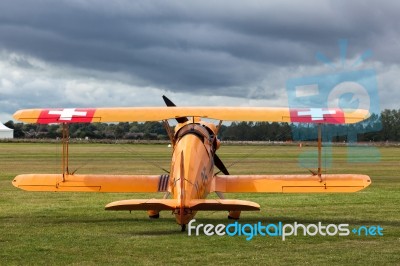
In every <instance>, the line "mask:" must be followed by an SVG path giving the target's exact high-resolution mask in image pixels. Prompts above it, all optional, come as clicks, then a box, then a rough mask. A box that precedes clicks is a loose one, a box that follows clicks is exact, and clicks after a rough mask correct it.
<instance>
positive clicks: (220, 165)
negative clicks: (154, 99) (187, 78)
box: [162, 95, 229, 175]
mask: <svg viewBox="0 0 400 266" xmlns="http://www.w3.org/2000/svg"><path fill="white" fill-rule="evenodd" d="M162 97H163V100H164V102H165V104H166V105H167V106H168V107H174V106H176V105H175V104H174V103H173V102H172V101H171V100H170V99H168V98H167V96H165V95H163V96H162ZM176 121H177V122H178V123H185V122H187V121H189V120H188V119H187V117H177V118H176ZM214 164H215V166H216V167H217V168H218V169H219V170H220V171H221V172H222V173H223V174H224V175H229V172H228V169H226V167H225V165H224V163H223V162H222V161H221V159H220V158H219V157H218V155H217V154H216V153H214Z"/></svg>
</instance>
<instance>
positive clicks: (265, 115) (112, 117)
mask: <svg viewBox="0 0 400 266" xmlns="http://www.w3.org/2000/svg"><path fill="white" fill-rule="evenodd" d="M46 110H47V111H48V110H51V109H25V110H19V111H17V112H16V113H15V114H14V118H15V119H16V120H19V121H22V122H26V123H37V122H38V119H39V116H40V115H41V114H42V112H46ZM64 110H66V109H64ZM69 110H71V109H69ZM88 110H89V109H88ZM90 110H95V111H94V114H93V115H92V117H90V121H89V122H133V121H161V120H166V119H174V118H177V117H182V116H187V117H203V118H210V119H217V120H224V121H269V122H292V121H293V119H294V117H293V115H292V118H291V111H293V110H294V109H289V108H273V107H214V106H207V107H174V108H170V107H118V108H96V109H90ZM368 116H369V112H368V111H367V110H362V109H358V110H351V111H346V110H344V123H356V122H360V121H362V120H364V119H366V118H368ZM77 117H78V116H77ZM71 118H74V116H71ZM297 118H298V117H297ZM320 118H321V117H320ZM322 118H323V115H322ZM65 121H66V122H73V119H72V120H71V119H69V120H64V121H61V120H60V121H59V123H61V122H65ZM310 122H318V123H319V122H320V123H325V122H324V120H323V119H321V120H315V121H310Z"/></svg>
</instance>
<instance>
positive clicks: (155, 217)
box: [149, 213, 160, 219]
mask: <svg viewBox="0 0 400 266" xmlns="http://www.w3.org/2000/svg"><path fill="white" fill-rule="evenodd" d="M149 218H150V219H158V218H160V214H159V213H157V214H155V215H149Z"/></svg>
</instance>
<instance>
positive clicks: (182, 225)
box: [181, 224, 186, 232]
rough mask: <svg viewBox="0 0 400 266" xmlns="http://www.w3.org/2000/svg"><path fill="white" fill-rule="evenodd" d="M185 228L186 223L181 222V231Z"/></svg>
mask: <svg viewBox="0 0 400 266" xmlns="http://www.w3.org/2000/svg"><path fill="white" fill-rule="evenodd" d="M185 230H186V224H181V232H185Z"/></svg>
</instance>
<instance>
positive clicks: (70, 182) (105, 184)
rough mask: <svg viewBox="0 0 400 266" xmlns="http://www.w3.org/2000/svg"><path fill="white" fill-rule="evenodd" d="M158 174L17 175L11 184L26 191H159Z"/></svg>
mask: <svg viewBox="0 0 400 266" xmlns="http://www.w3.org/2000/svg"><path fill="white" fill-rule="evenodd" d="M159 182H160V175H66V176H65V181H63V176H62V174H27V175H18V176H16V177H15V178H14V180H13V182H12V183H13V185H14V186H15V187H17V188H20V189H23V190H27V191H55V192H71V191H77V192H159V191H160V190H159Z"/></svg>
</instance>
